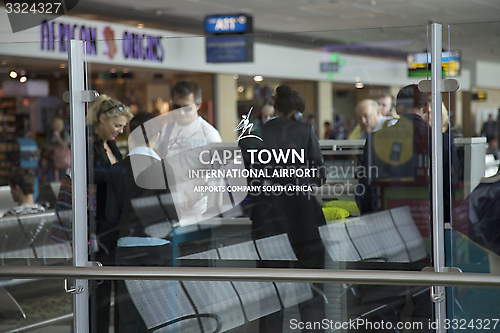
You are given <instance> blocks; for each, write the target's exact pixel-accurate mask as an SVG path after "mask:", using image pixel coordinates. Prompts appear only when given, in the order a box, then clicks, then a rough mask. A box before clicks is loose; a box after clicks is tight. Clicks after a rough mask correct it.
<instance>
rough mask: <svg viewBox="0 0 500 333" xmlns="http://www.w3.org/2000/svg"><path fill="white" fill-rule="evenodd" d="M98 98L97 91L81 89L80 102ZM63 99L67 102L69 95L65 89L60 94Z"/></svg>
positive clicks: (88, 101)
mask: <svg viewBox="0 0 500 333" xmlns="http://www.w3.org/2000/svg"><path fill="white" fill-rule="evenodd" d="M97 98H99V93H98V92H97V91H95V90H83V91H82V92H81V95H80V102H82V103H90V102H93V101H95V100H96V99H97ZM62 99H63V101H65V102H66V103H69V101H70V96H69V91H65V92H64V93H63V95H62Z"/></svg>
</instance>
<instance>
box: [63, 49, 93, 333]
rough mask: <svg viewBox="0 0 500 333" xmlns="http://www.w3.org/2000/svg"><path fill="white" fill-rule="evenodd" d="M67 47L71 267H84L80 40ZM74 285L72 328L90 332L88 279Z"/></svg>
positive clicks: (84, 172)
mask: <svg viewBox="0 0 500 333" xmlns="http://www.w3.org/2000/svg"><path fill="white" fill-rule="evenodd" d="M68 43H69V50H68V63H69V66H68V68H69V93H70V121H71V144H72V146H71V151H72V154H71V180H72V196H73V198H72V204H73V206H72V207H73V212H72V214H73V266H75V267H84V266H85V265H86V264H87V262H88V249H87V247H88V245H87V242H88V240H87V239H88V237H87V162H86V156H87V154H86V153H85V152H86V146H85V145H86V142H85V141H86V140H85V104H84V102H83V100H82V93H83V91H84V89H85V87H84V82H85V77H84V75H85V73H84V68H83V65H84V53H83V41H79V40H70V41H68ZM75 283H76V284H75V285H76V286H82V287H83V292H80V293H75V294H74V295H73V306H74V307H73V311H74V319H73V322H74V327H75V329H74V331H75V332H77V333H87V332H88V331H89V319H88V318H89V302H88V297H89V296H88V293H89V289H88V281H87V280H84V279H78V278H77V280H76V281H75Z"/></svg>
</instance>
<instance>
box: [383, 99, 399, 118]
mask: <svg viewBox="0 0 500 333" xmlns="http://www.w3.org/2000/svg"><path fill="white" fill-rule="evenodd" d="M378 104H379V105H380V113H381V114H382V115H383V116H386V117H391V118H395V119H398V118H399V115H398V113H397V112H396V101H395V100H394V97H392V96H391V95H388V94H387V95H382V96H380V97H379V98H378Z"/></svg>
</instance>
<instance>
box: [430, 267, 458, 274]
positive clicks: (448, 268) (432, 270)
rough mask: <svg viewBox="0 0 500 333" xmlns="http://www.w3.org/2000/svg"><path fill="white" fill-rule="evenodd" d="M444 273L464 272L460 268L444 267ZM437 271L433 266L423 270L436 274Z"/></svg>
mask: <svg viewBox="0 0 500 333" xmlns="http://www.w3.org/2000/svg"><path fill="white" fill-rule="evenodd" d="M442 269H443V273H463V271H462V270H461V269H460V268H458V267H443V268H442ZM435 271H436V270H435V269H434V267H432V266H428V267H424V268H422V272H435Z"/></svg>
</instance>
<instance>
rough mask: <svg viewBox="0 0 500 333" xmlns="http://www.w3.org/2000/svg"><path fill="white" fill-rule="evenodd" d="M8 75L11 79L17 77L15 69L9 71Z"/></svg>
mask: <svg viewBox="0 0 500 333" xmlns="http://www.w3.org/2000/svg"><path fill="white" fill-rule="evenodd" d="M9 76H10V77H11V78H13V79H15V78H16V77H17V72H16V71H10V73H9Z"/></svg>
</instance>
